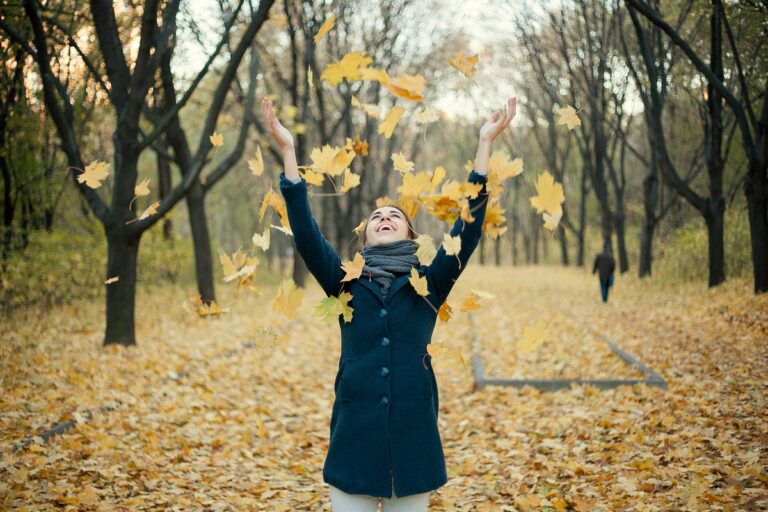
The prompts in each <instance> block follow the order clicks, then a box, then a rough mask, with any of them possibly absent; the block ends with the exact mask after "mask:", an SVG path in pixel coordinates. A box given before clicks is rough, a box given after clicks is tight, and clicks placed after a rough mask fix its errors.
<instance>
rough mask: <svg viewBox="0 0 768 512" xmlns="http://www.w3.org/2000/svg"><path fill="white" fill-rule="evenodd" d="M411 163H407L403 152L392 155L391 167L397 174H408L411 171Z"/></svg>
mask: <svg viewBox="0 0 768 512" xmlns="http://www.w3.org/2000/svg"><path fill="white" fill-rule="evenodd" d="M413 166H414V164H413V162H411V161H409V160H408V159H407V158H406V157H405V155H404V154H403V152H402V151H401V152H399V153H392V167H393V168H394V169H395V170H396V171H399V172H410V171H412V170H413Z"/></svg>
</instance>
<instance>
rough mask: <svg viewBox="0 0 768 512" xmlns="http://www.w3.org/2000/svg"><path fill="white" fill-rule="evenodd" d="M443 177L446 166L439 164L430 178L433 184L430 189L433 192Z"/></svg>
mask: <svg viewBox="0 0 768 512" xmlns="http://www.w3.org/2000/svg"><path fill="white" fill-rule="evenodd" d="M443 178H445V167H443V166H442V165H438V166H437V167H435V170H434V171H432V177H431V178H430V179H429V181H430V183H431V184H432V187H431V189H430V191H431V192H434V191H435V189H436V188H437V186H438V185H439V184H440V182H441V181H443Z"/></svg>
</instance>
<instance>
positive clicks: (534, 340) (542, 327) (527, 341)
mask: <svg viewBox="0 0 768 512" xmlns="http://www.w3.org/2000/svg"><path fill="white" fill-rule="evenodd" d="M548 337H549V329H547V326H546V323H545V322H544V321H543V320H539V321H538V322H536V323H535V324H531V325H528V326H526V327H524V328H523V339H521V340H520V341H518V342H517V347H518V348H519V349H520V350H521V351H522V352H533V351H534V350H536V349H537V348H538V347H539V346H540V345H541V344H542V343H544V342H545V341H546V339H547V338H548Z"/></svg>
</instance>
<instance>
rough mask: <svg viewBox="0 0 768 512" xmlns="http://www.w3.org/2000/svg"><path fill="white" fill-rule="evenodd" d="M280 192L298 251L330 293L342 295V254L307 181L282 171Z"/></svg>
mask: <svg viewBox="0 0 768 512" xmlns="http://www.w3.org/2000/svg"><path fill="white" fill-rule="evenodd" d="M280 193H281V194H282V195H283V198H284V199H285V208H286V211H287V212H288V222H289V224H290V225H291V231H293V238H294V242H295V244H296V252H298V253H299V254H300V255H301V258H302V259H303V260H304V263H306V265H307V268H308V269H309V271H310V272H311V273H312V275H313V276H315V279H317V282H318V283H320V286H321V287H322V288H323V291H324V292H325V294H326V295H327V296H331V295H333V296H338V294H339V291H340V290H341V280H342V279H343V278H344V271H343V270H342V269H341V258H339V255H338V254H337V253H336V251H335V250H334V249H333V247H332V246H331V244H329V243H328V240H326V239H325V237H324V236H323V234H322V233H321V232H320V228H319V227H318V225H317V221H316V220H315V218H314V216H313V215H312V210H311V209H310V206H309V198H308V197H307V182H306V180H305V179H304V178H301V180H300V181H298V182H292V181H291V180H289V179H288V178H286V176H285V172H281V173H280Z"/></svg>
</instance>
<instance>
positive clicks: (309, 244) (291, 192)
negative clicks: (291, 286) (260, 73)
mask: <svg viewBox="0 0 768 512" xmlns="http://www.w3.org/2000/svg"><path fill="white" fill-rule="evenodd" d="M261 107H262V110H263V112H264V120H265V122H266V125H267V130H268V131H269V133H270V134H271V135H272V138H273V139H274V140H275V143H276V144H277V145H278V147H279V148H280V153H281V154H282V155H283V167H284V169H285V170H284V172H281V173H280V193H281V194H283V198H284V199H285V207H286V211H287V212H288V222H289V224H290V225H291V231H292V232H293V238H294V241H295V243H296V252H298V253H299V254H300V255H301V258H302V259H303V260H304V263H306V265H307V269H309V271H310V272H311V273H312V275H313V276H315V279H317V282H318V283H320V286H321V287H322V288H323V291H324V292H325V294H326V295H328V296H330V295H334V296H338V293H339V291H340V289H341V280H342V279H343V278H344V271H343V270H342V269H341V258H339V255H338V254H337V253H336V251H335V250H334V249H333V247H332V246H331V244H329V243H328V240H326V239H325V237H324V236H323V234H322V232H321V231H320V228H319V226H318V225H317V221H316V220H315V218H314V216H313V215H312V210H311V208H310V206H309V197H308V196H307V182H306V180H305V179H304V178H302V177H301V175H300V174H299V167H298V165H297V163H296V151H295V150H294V148H293V136H292V135H291V132H290V131H288V129H287V128H286V127H285V126H283V125H282V124H281V123H280V121H278V120H277V117H275V112H274V110H273V109H272V102H270V101H269V100H267V99H264V100H262V102H261Z"/></svg>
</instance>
